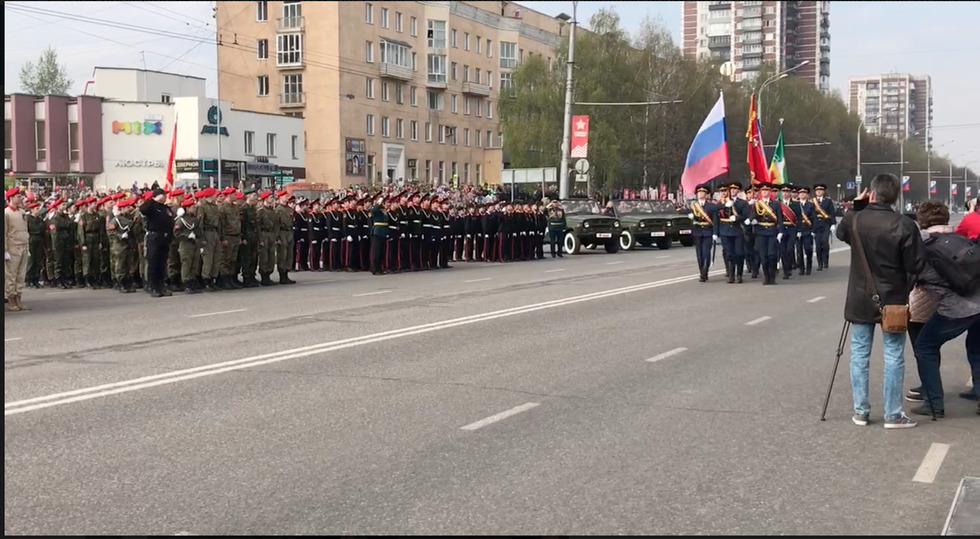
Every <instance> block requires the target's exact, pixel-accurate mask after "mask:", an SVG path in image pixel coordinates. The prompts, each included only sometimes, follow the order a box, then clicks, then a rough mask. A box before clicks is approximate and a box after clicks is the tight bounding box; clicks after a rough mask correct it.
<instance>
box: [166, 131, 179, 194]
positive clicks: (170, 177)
mask: <svg viewBox="0 0 980 539" xmlns="http://www.w3.org/2000/svg"><path fill="white" fill-rule="evenodd" d="M176 153H177V114H176V113H174V137H173V139H172V140H171V141H170V157H169V158H168V159H167V180H166V182H165V185H166V187H167V189H173V187H174V156H175V155H176Z"/></svg>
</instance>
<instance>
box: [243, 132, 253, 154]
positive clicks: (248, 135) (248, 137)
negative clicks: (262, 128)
mask: <svg viewBox="0 0 980 539" xmlns="http://www.w3.org/2000/svg"><path fill="white" fill-rule="evenodd" d="M245 155H255V131H246V132H245Z"/></svg>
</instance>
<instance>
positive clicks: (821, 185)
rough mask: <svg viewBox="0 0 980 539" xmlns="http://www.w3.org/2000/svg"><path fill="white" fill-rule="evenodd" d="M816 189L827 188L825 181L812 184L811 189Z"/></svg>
mask: <svg viewBox="0 0 980 539" xmlns="http://www.w3.org/2000/svg"><path fill="white" fill-rule="evenodd" d="M817 189H823V190H827V184H825V183H818V184H816V185H814V186H813V190H814V191H816V190H817Z"/></svg>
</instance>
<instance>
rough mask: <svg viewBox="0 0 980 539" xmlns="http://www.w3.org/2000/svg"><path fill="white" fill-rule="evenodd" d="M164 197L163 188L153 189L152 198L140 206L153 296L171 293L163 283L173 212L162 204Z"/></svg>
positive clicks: (170, 238)
mask: <svg viewBox="0 0 980 539" xmlns="http://www.w3.org/2000/svg"><path fill="white" fill-rule="evenodd" d="M166 197H167V194H166V193H165V192H164V191H163V189H154V190H153V198H151V199H149V200H146V201H145V202H143V205H142V206H140V212H141V213H142V214H143V215H144V216H145V217H146V263H147V266H146V276H147V280H148V281H149V282H150V295H151V296H152V297H155V298H159V297H163V296H171V295H173V294H171V293H170V290H167V289H166V288H165V287H164V285H163V278H164V272H166V270H167V254H168V253H169V252H170V242H171V241H173V237H174V214H173V210H171V209H170V207H169V206H166V205H164V204H163V201H164V200H165V199H166Z"/></svg>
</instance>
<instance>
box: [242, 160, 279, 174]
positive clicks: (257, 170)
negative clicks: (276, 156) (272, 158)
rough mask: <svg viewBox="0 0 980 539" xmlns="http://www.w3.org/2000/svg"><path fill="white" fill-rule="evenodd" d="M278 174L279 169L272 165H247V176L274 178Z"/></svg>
mask: <svg viewBox="0 0 980 539" xmlns="http://www.w3.org/2000/svg"><path fill="white" fill-rule="evenodd" d="M278 172H279V171H278V167H276V165H273V164H270V163H245V174H247V175H249V176H273V175H278Z"/></svg>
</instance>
